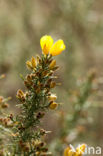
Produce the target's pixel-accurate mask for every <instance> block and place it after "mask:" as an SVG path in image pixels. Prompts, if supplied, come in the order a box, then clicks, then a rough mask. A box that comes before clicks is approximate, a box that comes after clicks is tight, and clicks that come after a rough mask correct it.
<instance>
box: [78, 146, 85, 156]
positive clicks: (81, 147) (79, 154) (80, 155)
mask: <svg viewBox="0 0 103 156" xmlns="http://www.w3.org/2000/svg"><path fill="white" fill-rule="evenodd" d="M85 148H86V145H85V144H82V145H80V146H79V147H77V148H76V156H82V155H83V153H84V152H85Z"/></svg>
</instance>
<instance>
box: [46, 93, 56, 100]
mask: <svg viewBox="0 0 103 156" xmlns="http://www.w3.org/2000/svg"><path fill="white" fill-rule="evenodd" d="M56 99H57V96H56V95H54V94H51V95H50V96H48V100H50V101H54V100H56Z"/></svg>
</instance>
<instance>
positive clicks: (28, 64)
mask: <svg viewBox="0 0 103 156" xmlns="http://www.w3.org/2000/svg"><path fill="white" fill-rule="evenodd" d="M26 65H27V68H28V69H33V68H32V64H31V62H30V61H27V62H26Z"/></svg>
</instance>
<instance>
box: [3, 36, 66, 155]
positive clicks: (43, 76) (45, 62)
mask: <svg viewBox="0 0 103 156" xmlns="http://www.w3.org/2000/svg"><path fill="white" fill-rule="evenodd" d="M40 44H41V48H42V56H41V57H39V56H37V57H36V59H35V58H34V57H32V58H31V60H30V61H27V62H26V65H27V68H28V69H30V73H29V74H28V75H27V76H26V77H25V78H23V76H22V79H23V81H24V84H25V86H26V91H25V92H24V91H22V90H21V89H19V90H18V91H17V98H18V100H19V103H20V104H18V107H20V113H19V114H18V115H17V116H16V117H14V116H13V115H11V116H10V117H9V119H10V121H11V123H12V126H11V131H12V137H11V138H12V139H11V143H8V147H9V148H8V149H7V148H6V147H5V148H4V150H3V152H4V153H3V155H10V156H16V155H17V156H19V155H20V156H47V155H51V153H50V152H48V148H47V147H46V144H45V142H44V139H43V137H44V136H45V135H46V134H47V133H48V131H46V130H44V129H42V128H41V126H40V120H41V119H42V118H43V117H44V115H45V112H46V111H47V110H49V109H51V110H54V109H55V108H56V107H57V106H58V104H57V103H56V102H55V100H56V98H57V97H56V95H55V94H53V93H51V90H52V89H53V88H54V87H55V86H56V85H58V84H57V83H56V82H55V78H56V77H55V76H54V72H55V70H56V69H57V68H58V66H56V61H55V60H54V59H53V56H56V55H59V54H60V53H61V52H62V51H63V50H65V45H64V42H63V41H62V40H58V41H57V42H56V43H54V44H53V39H52V38H51V37H50V36H43V37H42V38H41V40H40Z"/></svg>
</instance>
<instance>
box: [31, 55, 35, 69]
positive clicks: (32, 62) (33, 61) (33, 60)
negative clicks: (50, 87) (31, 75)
mask: <svg viewBox="0 0 103 156" xmlns="http://www.w3.org/2000/svg"><path fill="white" fill-rule="evenodd" d="M31 64H32V67H33V68H35V67H36V60H35V58H34V57H32V59H31Z"/></svg>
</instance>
